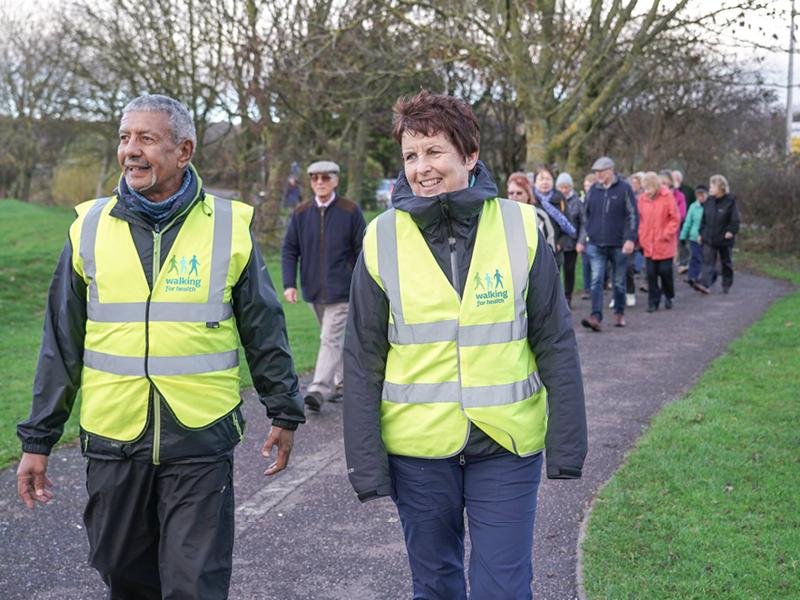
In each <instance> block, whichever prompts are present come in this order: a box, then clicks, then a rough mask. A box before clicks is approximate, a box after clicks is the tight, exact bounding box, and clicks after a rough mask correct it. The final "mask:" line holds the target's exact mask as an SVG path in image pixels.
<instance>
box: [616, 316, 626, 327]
mask: <svg viewBox="0 0 800 600" xmlns="http://www.w3.org/2000/svg"><path fill="white" fill-rule="evenodd" d="M614 327H625V315H614Z"/></svg>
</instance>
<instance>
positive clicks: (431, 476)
mask: <svg viewBox="0 0 800 600" xmlns="http://www.w3.org/2000/svg"><path fill="white" fill-rule="evenodd" d="M389 466H390V471H391V476H392V486H393V499H394V501H395V504H396V505H397V511H398V513H399V514H400V521H401V523H402V525H403V534H404V535H405V540H406V548H407V550H408V562H409V565H410V566H411V575H412V579H413V585H414V600H466V598H467V587H466V581H465V577H464V509H466V511H467V520H468V521H469V535H470V541H471V543H472V550H471V555H470V562H469V586H470V596H469V597H470V598H471V599H472V600H529V599H531V598H533V594H532V592H531V580H532V579H533V564H532V560H533V557H532V554H533V523H534V518H535V516H536V493H537V491H538V488H539V480H540V478H541V467H542V454H541V453H539V454H536V455H534V456H529V457H526V458H520V457H519V456H516V455H514V454H510V453H503V454H496V455H492V456H482V457H473V456H463V455H462V456H455V457H452V458H447V459H437V460H429V459H422V458H410V457H406V456H394V455H391V456H389Z"/></svg>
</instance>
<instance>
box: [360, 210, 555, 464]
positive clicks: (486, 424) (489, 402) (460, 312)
mask: <svg viewBox="0 0 800 600" xmlns="http://www.w3.org/2000/svg"><path fill="white" fill-rule="evenodd" d="M537 241H538V232H537V225H536V216H535V213H534V211H533V207H532V206H527V205H523V204H519V203H517V202H512V201H509V200H505V199H493V200H487V201H486V202H485V203H484V206H483V210H482V212H481V216H480V220H479V224H478V231H477V234H476V239H475V248H474V250H473V253H472V262H471V264H470V268H469V275H468V278H467V281H466V284H465V286H464V296H463V298H459V296H458V293H457V292H456V291H455V290H454V289H453V286H452V285H451V283H450V282H449V281H448V280H447V277H446V276H445V274H444V273H443V272H442V270H441V268H440V267H439V265H438V264H437V263H436V259H435V258H434V257H433V255H432V254H431V252H430V249H429V248H428V246H427V244H426V243H425V240H424V239H423V237H422V234H421V233H420V231H419V229H418V227H417V226H416V225H415V223H414V221H413V220H412V218H411V216H410V215H409V214H408V213H406V212H403V211H397V210H394V209H392V210H389V211H387V212H385V213H383V214H382V215H380V216H379V217H378V218H377V219H376V220H375V221H373V222H372V223H370V225H369V227H368V228H367V232H366V234H365V237H364V260H365V263H366V267H367V270H368V271H369V273H370V275H371V276H372V278H373V279H374V280H375V282H376V283H377V284H378V285H379V286H380V287H381V289H383V291H384V292H385V293H386V296H387V297H388V299H389V306H390V314H389V322H388V323H387V328H388V338H389V343H390V347H389V352H388V355H387V360H386V373H385V379H384V384H383V391H382V395H381V409H380V410H381V435H382V438H383V443H384V445H385V447H386V450H387V452H389V453H390V454H398V455H402V456H416V457H425V458H443V457H447V456H452V455H454V454H457V453H458V452H460V451H461V450H462V449H463V448H464V446H465V445H466V442H467V439H468V435H469V427H470V423H472V424H473V425H475V426H477V427H479V428H480V429H482V430H483V431H484V432H485V433H486V434H488V435H489V436H490V437H491V438H492V439H494V440H495V441H496V442H497V443H498V444H500V445H501V446H503V447H504V448H505V449H507V450H508V451H510V452H513V453H514V454H517V455H519V456H526V455H530V454H533V453H535V452H538V451H540V450H541V449H542V448H544V438H545V433H546V431H547V390H546V389H545V387H544V385H543V384H542V381H541V379H540V378H539V374H538V372H537V368H536V357H535V356H534V353H533V351H532V350H531V348H530V345H529V344H528V338H527V333H528V320H527V307H526V298H527V295H528V294H529V293H536V290H528V274H529V272H530V269H531V268H532V267H533V259H534V256H535V254H536V245H537Z"/></svg>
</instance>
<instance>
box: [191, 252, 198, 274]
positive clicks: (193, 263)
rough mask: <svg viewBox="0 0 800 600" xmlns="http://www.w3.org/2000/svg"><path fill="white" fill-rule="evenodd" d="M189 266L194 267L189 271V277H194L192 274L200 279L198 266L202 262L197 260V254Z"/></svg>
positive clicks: (193, 256)
mask: <svg viewBox="0 0 800 600" xmlns="http://www.w3.org/2000/svg"><path fill="white" fill-rule="evenodd" d="M189 264H190V265H192V269H191V270H190V271H189V277H191V276H192V273H194V274H195V275H197V276H198V277H200V273H198V272H197V265H199V264H200V261H199V260H197V254H192V260H190V261H189Z"/></svg>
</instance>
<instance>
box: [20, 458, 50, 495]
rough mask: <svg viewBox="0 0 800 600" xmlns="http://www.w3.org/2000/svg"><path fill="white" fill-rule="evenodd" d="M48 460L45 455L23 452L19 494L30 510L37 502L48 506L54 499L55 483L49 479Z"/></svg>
mask: <svg viewBox="0 0 800 600" xmlns="http://www.w3.org/2000/svg"><path fill="white" fill-rule="evenodd" d="M47 459H48V456H46V455H44V454H31V453H29V452H23V454H22V460H21V461H19V468H17V493H18V494H19V497H20V499H21V500H22V501H23V502H24V503H25V505H26V506H27V507H28V508H33V507H34V506H36V502H39V503H41V504H47V503H48V502H49V501H50V500H51V499H52V498H53V492H51V491H50V490H48V489H47V488H49V487H53V482H52V481H50V480H49V479H48V478H47Z"/></svg>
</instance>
